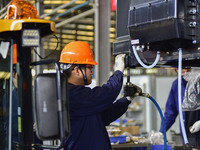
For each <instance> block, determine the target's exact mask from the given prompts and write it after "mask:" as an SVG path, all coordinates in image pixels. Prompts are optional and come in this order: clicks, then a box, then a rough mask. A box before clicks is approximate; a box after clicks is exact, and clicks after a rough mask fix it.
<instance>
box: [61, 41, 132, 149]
mask: <svg viewBox="0 0 200 150" xmlns="http://www.w3.org/2000/svg"><path fill="white" fill-rule="evenodd" d="M124 56H125V55H118V56H116V59H115V70H116V71H115V72H114V73H113V75H112V76H111V77H110V78H109V80H108V81H107V83H105V84H103V85H102V86H96V87H94V88H90V87H86V86H85V85H89V84H91V83H92V75H93V70H92V68H93V65H97V62H96V61H95V60H94V57H93V53H92V50H91V49H90V47H89V44H88V43H85V42H81V41H75V42H71V43H69V44H67V45H66V46H65V47H64V49H63V50H62V52H61V55H60V63H61V68H62V69H63V72H64V73H65V74H66V75H67V77H68V89H69V104H70V121H71V122H70V123H71V135H70V136H69V137H68V138H67V139H66V141H65V150H81V149H83V150H85V149H87V150H111V144H110V140H109V137H108V133H107V130H106V127H105V126H107V125H109V124H110V123H111V122H113V121H114V120H116V119H117V118H119V117H120V116H121V115H122V114H123V113H124V112H126V110H127V108H128V105H129V104H130V103H131V101H130V100H131V99H130V98H129V100H128V99H127V98H126V97H122V98H120V99H118V100H117V101H115V100H116V98H117V97H118V95H119V93H120V91H121V87H122V84H123V70H124Z"/></svg>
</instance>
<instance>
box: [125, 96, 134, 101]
mask: <svg viewBox="0 0 200 150" xmlns="http://www.w3.org/2000/svg"><path fill="white" fill-rule="evenodd" d="M126 98H127V100H129V101H132V100H133V99H134V97H130V96H126Z"/></svg>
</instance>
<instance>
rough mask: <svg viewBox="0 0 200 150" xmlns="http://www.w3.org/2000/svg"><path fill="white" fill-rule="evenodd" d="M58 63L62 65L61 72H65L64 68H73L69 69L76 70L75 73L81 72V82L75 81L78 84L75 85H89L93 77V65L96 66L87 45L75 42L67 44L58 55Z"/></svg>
mask: <svg viewBox="0 0 200 150" xmlns="http://www.w3.org/2000/svg"><path fill="white" fill-rule="evenodd" d="M60 63H62V65H61V68H63V70H66V68H69V67H71V66H73V67H71V68H73V69H74V68H76V70H77V71H80V72H81V74H82V75H83V80H82V79H79V80H77V81H78V83H76V84H80V83H81V85H84V84H85V85H89V84H91V82H92V75H93V70H92V69H93V65H97V62H96V61H95V60H94V56H93V52H92V50H91V49H90V46H89V44H88V43H85V42H82V41H76V42H71V43H69V44H67V45H66V46H65V47H64V49H63V50H62V53H61V55H60ZM66 64H67V65H66ZM76 64H78V65H76ZM87 68H88V69H89V70H88V69H87ZM68 74H69V73H67V75H68ZM69 77H70V76H69V75H68V78H69ZM72 79H74V78H72ZM69 80H70V79H69Z"/></svg>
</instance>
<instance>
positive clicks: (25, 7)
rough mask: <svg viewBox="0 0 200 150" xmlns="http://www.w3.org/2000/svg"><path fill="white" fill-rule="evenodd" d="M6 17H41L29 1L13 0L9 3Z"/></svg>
mask: <svg viewBox="0 0 200 150" xmlns="http://www.w3.org/2000/svg"><path fill="white" fill-rule="evenodd" d="M6 19H39V15H38V13H37V10H36V8H35V7H34V6H33V5H32V4H31V3H29V2H28V1H26V0H12V1H11V2H10V3H9V4H8V9H7V16H6Z"/></svg>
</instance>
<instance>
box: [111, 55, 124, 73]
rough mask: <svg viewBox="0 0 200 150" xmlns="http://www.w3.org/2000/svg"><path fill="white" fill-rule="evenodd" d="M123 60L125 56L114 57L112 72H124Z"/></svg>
mask: <svg viewBox="0 0 200 150" xmlns="http://www.w3.org/2000/svg"><path fill="white" fill-rule="evenodd" d="M124 58H125V54H119V55H117V56H116V57H115V66H114V70H115V71H116V70H120V71H121V72H123V71H124V67H125V64H124Z"/></svg>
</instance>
